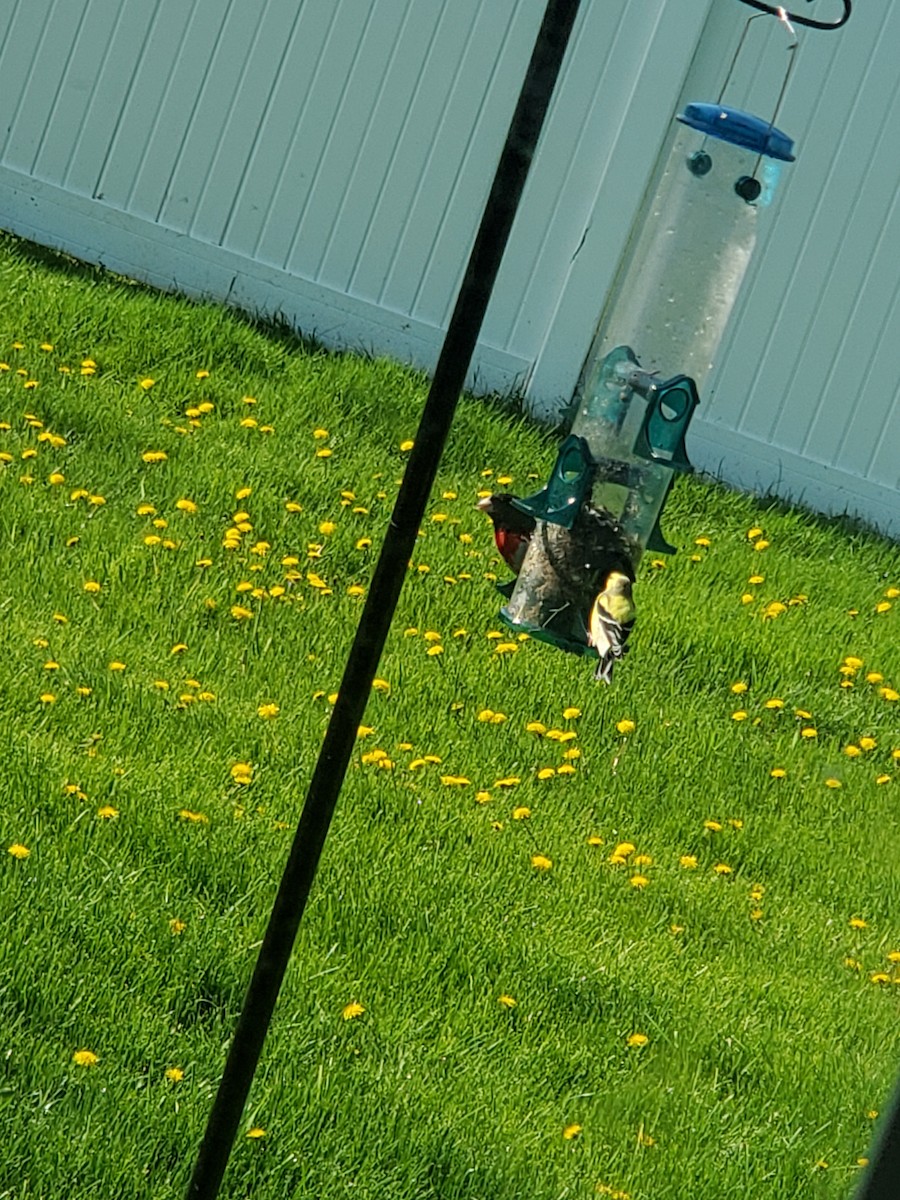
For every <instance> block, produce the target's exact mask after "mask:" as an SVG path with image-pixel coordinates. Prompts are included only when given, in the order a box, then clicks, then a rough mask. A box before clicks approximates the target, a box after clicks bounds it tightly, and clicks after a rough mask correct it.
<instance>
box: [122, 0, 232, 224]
mask: <svg viewBox="0 0 900 1200" xmlns="http://www.w3.org/2000/svg"><path fill="white" fill-rule="evenodd" d="M170 2H171V0H170ZM233 3H234V0H224V2H223V3H217V2H216V0H195V3H194V5H193V9H192V10H191V11H190V12H189V13H188V14H185V15H186V16H187V24H186V26H184V27H183V28H184V33H183V36H182V37H181V38H173V37H172V36H171V33H170V30H169V29H168V28H165V29H164V28H162V26H163V24H164V22H163V21H162V20H160V21H157V22H156V24H155V26H154V34H157V35H158V36H159V37H160V40H162V39H165V40H166V42H167V43H168V57H166V56H165V55H161V54H160V52H159V46H158V44H157V47H156V48H155V52H154V55H153V59H152V61H153V62H154V63H155V65H156V67H157V69H158V68H159V66H160V65H161V64H162V63H166V64H167V65H168V64H169V63H171V71H170V72H169V73H168V74H167V77H166V80H165V86H164V90H163V91H162V92H161V95H160V98H159V101H158V104H157V106H156V108H155V111H154V109H152V108H149V105H146V100H145V98H144V96H143V95H142V94H141V93H139V92H138V91H137V90H136V91H135V93H134V95H133V96H132V100H133V106H132V112H131V116H132V117H134V118H137V123H138V125H139V127H140V128H141V132H143V130H144V129H145V128H146V124H147V123H146V116H145V113H144V109H145V105H146V107H147V108H148V109H149V113H150V115H151V116H152V123H151V125H150V129H149V133H148V134H147V136H146V142H145V143H144V144H143V145H141V146H140V147H136V149H137V150H138V154H137V158H138V161H137V164H136V166H137V170H136V171H135V173H134V176H133V180H132V183H131V186H130V188H129V192H128V196H127V199H126V204H127V207H128V211H129V212H132V213H134V214H135V215H137V216H141V217H144V218H145V219H146V220H148V221H152V222H154V223H156V222H158V221H159V220H160V216H161V214H162V212H163V209H164V208H165V206H166V204H167V203H169V197H170V191H171V188H172V183H173V174H174V171H175V168H176V166H177V164H178V162H179V159H180V157H181V153H182V148H183V146H184V141H185V138H186V137H187V136H188V133H189V131H190V129H191V125H192V122H193V119H194V114H195V112H196V110H197V105H198V104H199V102H200V97H201V95H202V94H203V91H204V88H205V85H206V80H207V77H208V75H209V71H210V67H211V65H212V62H213V58H214V56H215V53H216V50H217V48H218V45H219V39H220V38H221V36H222V29H223V27H224V25H225V22H226V21H227V20H228V16H229V13H230V11H231V8H232V6H233ZM158 94H159V93H158ZM129 125H130V122H129V123H128V124H126V123H125V122H123V124H122V127H121V129H120V141H122V142H124V140H125V139H127V138H128V137H129V136H130V133H131V131H130V128H129Z"/></svg>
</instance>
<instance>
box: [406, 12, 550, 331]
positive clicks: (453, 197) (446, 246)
mask: <svg viewBox="0 0 900 1200" xmlns="http://www.w3.org/2000/svg"><path fill="white" fill-rule="evenodd" d="M541 12H542V9H541V6H540V4H539V3H537V4H536V3H534V0H524V2H523V3H521V4H518V5H515V6H509V5H507V6H504V7H502V8H501V6H500V4H499V3H498V4H493V5H491V6H490V8H488V7H487V6H485V5H483V6H482V7H481V8H480V9H479V11H478V13H477V17H476V20H475V22H474V23H473V25H472V27H471V29H470V31H469V37H468V43H467V46H466V54H465V56H464V58H463V60H462V63H461V67H460V74H459V76H458V77H457V79H456V80H454V84H453V89H452V91H451V93H450V95H449V96H448V99H447V110H446V119H445V123H444V124H443V126H442V127H441V161H440V162H437V161H436V160H433V161H434V165H436V166H438V167H439V172H436V174H435V178H434V179H433V180H432V181H431V185H430V186H431V187H433V188H434V191H433V192H432V196H433V197H434V199H433V200H432V204H435V205H436V204H437V197H440V205H439V206H438V207H437V212H434V211H433V210H432V211H428V210H426V213H425V215H426V218H427V219H429V220H430V225H431V230H432V234H431V238H430V244H429V250H428V256H427V258H426V259H425V261H424V263H422V264H421V267H420V273H419V277H418V281H415V276H416V272H415V271H414V272H411V273H410V278H409V280H408V281H407V285H409V284H412V283H414V282H415V287H414V290H413V292H412V295H411V296H410V295H409V293H408V292H407V297H408V299H407V303H408V304H409V309H408V310H407V311H411V312H412V314H413V315H414V316H415V317H417V318H418V319H419V320H421V321H423V322H425V323H426V324H429V325H435V326H438V327H442V326H444V325H446V323H447V321H448V320H449V317H450V312H451V309H452V306H453V302H454V299H455V296H456V293H457V290H458V288H459V283H460V280H461V278H462V273H463V271H464V269H465V264H466V260H467V258H468V253H469V250H470V248H471V245H472V241H473V239H474V236H475V232H476V229H477V223H478V218H479V216H480V214H481V211H482V209H483V207H484V202H485V200H486V198H487V194H488V191H489V190H490V185H491V181H492V179H493V175H494V170H495V167H496V163H497V159H498V157H499V155H500V151H501V149H502V147H503V139H504V136H505V134H506V130H507V128H508V125H509V121H510V118H511V116H512V112H513V109H514V107H515V102H516V97H517V95H518V91H519V88H520V86H521V80H522V76H523V74H524V72H525V68H526V65H527V62H528V56H529V54H530V52H531V48H532V46H533V44H534V39H535V37H536V35H537V30H538V27H539V25H540V19H541ZM423 198H424V197H423ZM435 218H436V219H435ZM402 252H403V251H402V248H401V253H402ZM510 252H512V251H510Z"/></svg>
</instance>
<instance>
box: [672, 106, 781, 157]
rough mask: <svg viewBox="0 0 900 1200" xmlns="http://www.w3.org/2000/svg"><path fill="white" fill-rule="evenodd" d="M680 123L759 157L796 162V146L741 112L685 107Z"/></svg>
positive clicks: (762, 123)
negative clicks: (760, 155)
mask: <svg viewBox="0 0 900 1200" xmlns="http://www.w3.org/2000/svg"><path fill="white" fill-rule="evenodd" d="M678 120H679V121H681V122H682V124H683V125H690V127H691V129H698V130H699V131H700V132H701V133H706V134H709V136H710V137H714V138H719V140H720V141H723V142H731V143H732V145H734V146H743V147H744V148H745V149H747V150H752V151H754V153H756V154H765V155H766V156H767V157H768V158H780V159H781V160H782V162H793V161H794V154H793V150H794V142H793V140H792V139H791V138H789V137H788V136H787V134H786V133H782V132H781V130H780V129H776V128H775V126H774V125H771V124H770V123H769V122H768V121H764V120H763V119H762V118H761V117H754V116H753V114H752V113H748V112H742V111H741V109H739V108H728V107H726V105H724V104H700V103H694V104H686V105H685V108H684V112H683V113H679V114H678Z"/></svg>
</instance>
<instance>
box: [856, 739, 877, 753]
mask: <svg viewBox="0 0 900 1200" xmlns="http://www.w3.org/2000/svg"><path fill="white" fill-rule="evenodd" d="M877 745H878V743H877V742H876V741H875V739H874V738H873V737H861V738H860V739H859V748H860V750H866V751H869V750H874V749H875V748H876V746H877Z"/></svg>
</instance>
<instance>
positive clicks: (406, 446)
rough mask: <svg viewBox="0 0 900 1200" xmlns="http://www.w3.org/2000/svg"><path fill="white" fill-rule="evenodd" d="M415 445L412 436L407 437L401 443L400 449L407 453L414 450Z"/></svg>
mask: <svg viewBox="0 0 900 1200" xmlns="http://www.w3.org/2000/svg"><path fill="white" fill-rule="evenodd" d="M414 445H415V442H414V441H413V440H412V438H405V439H404V440H403V441H402V442H401V443H400V449H401V450H402V451H404V453H405V452H406V451H407V450H412V448H413V446H414Z"/></svg>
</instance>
